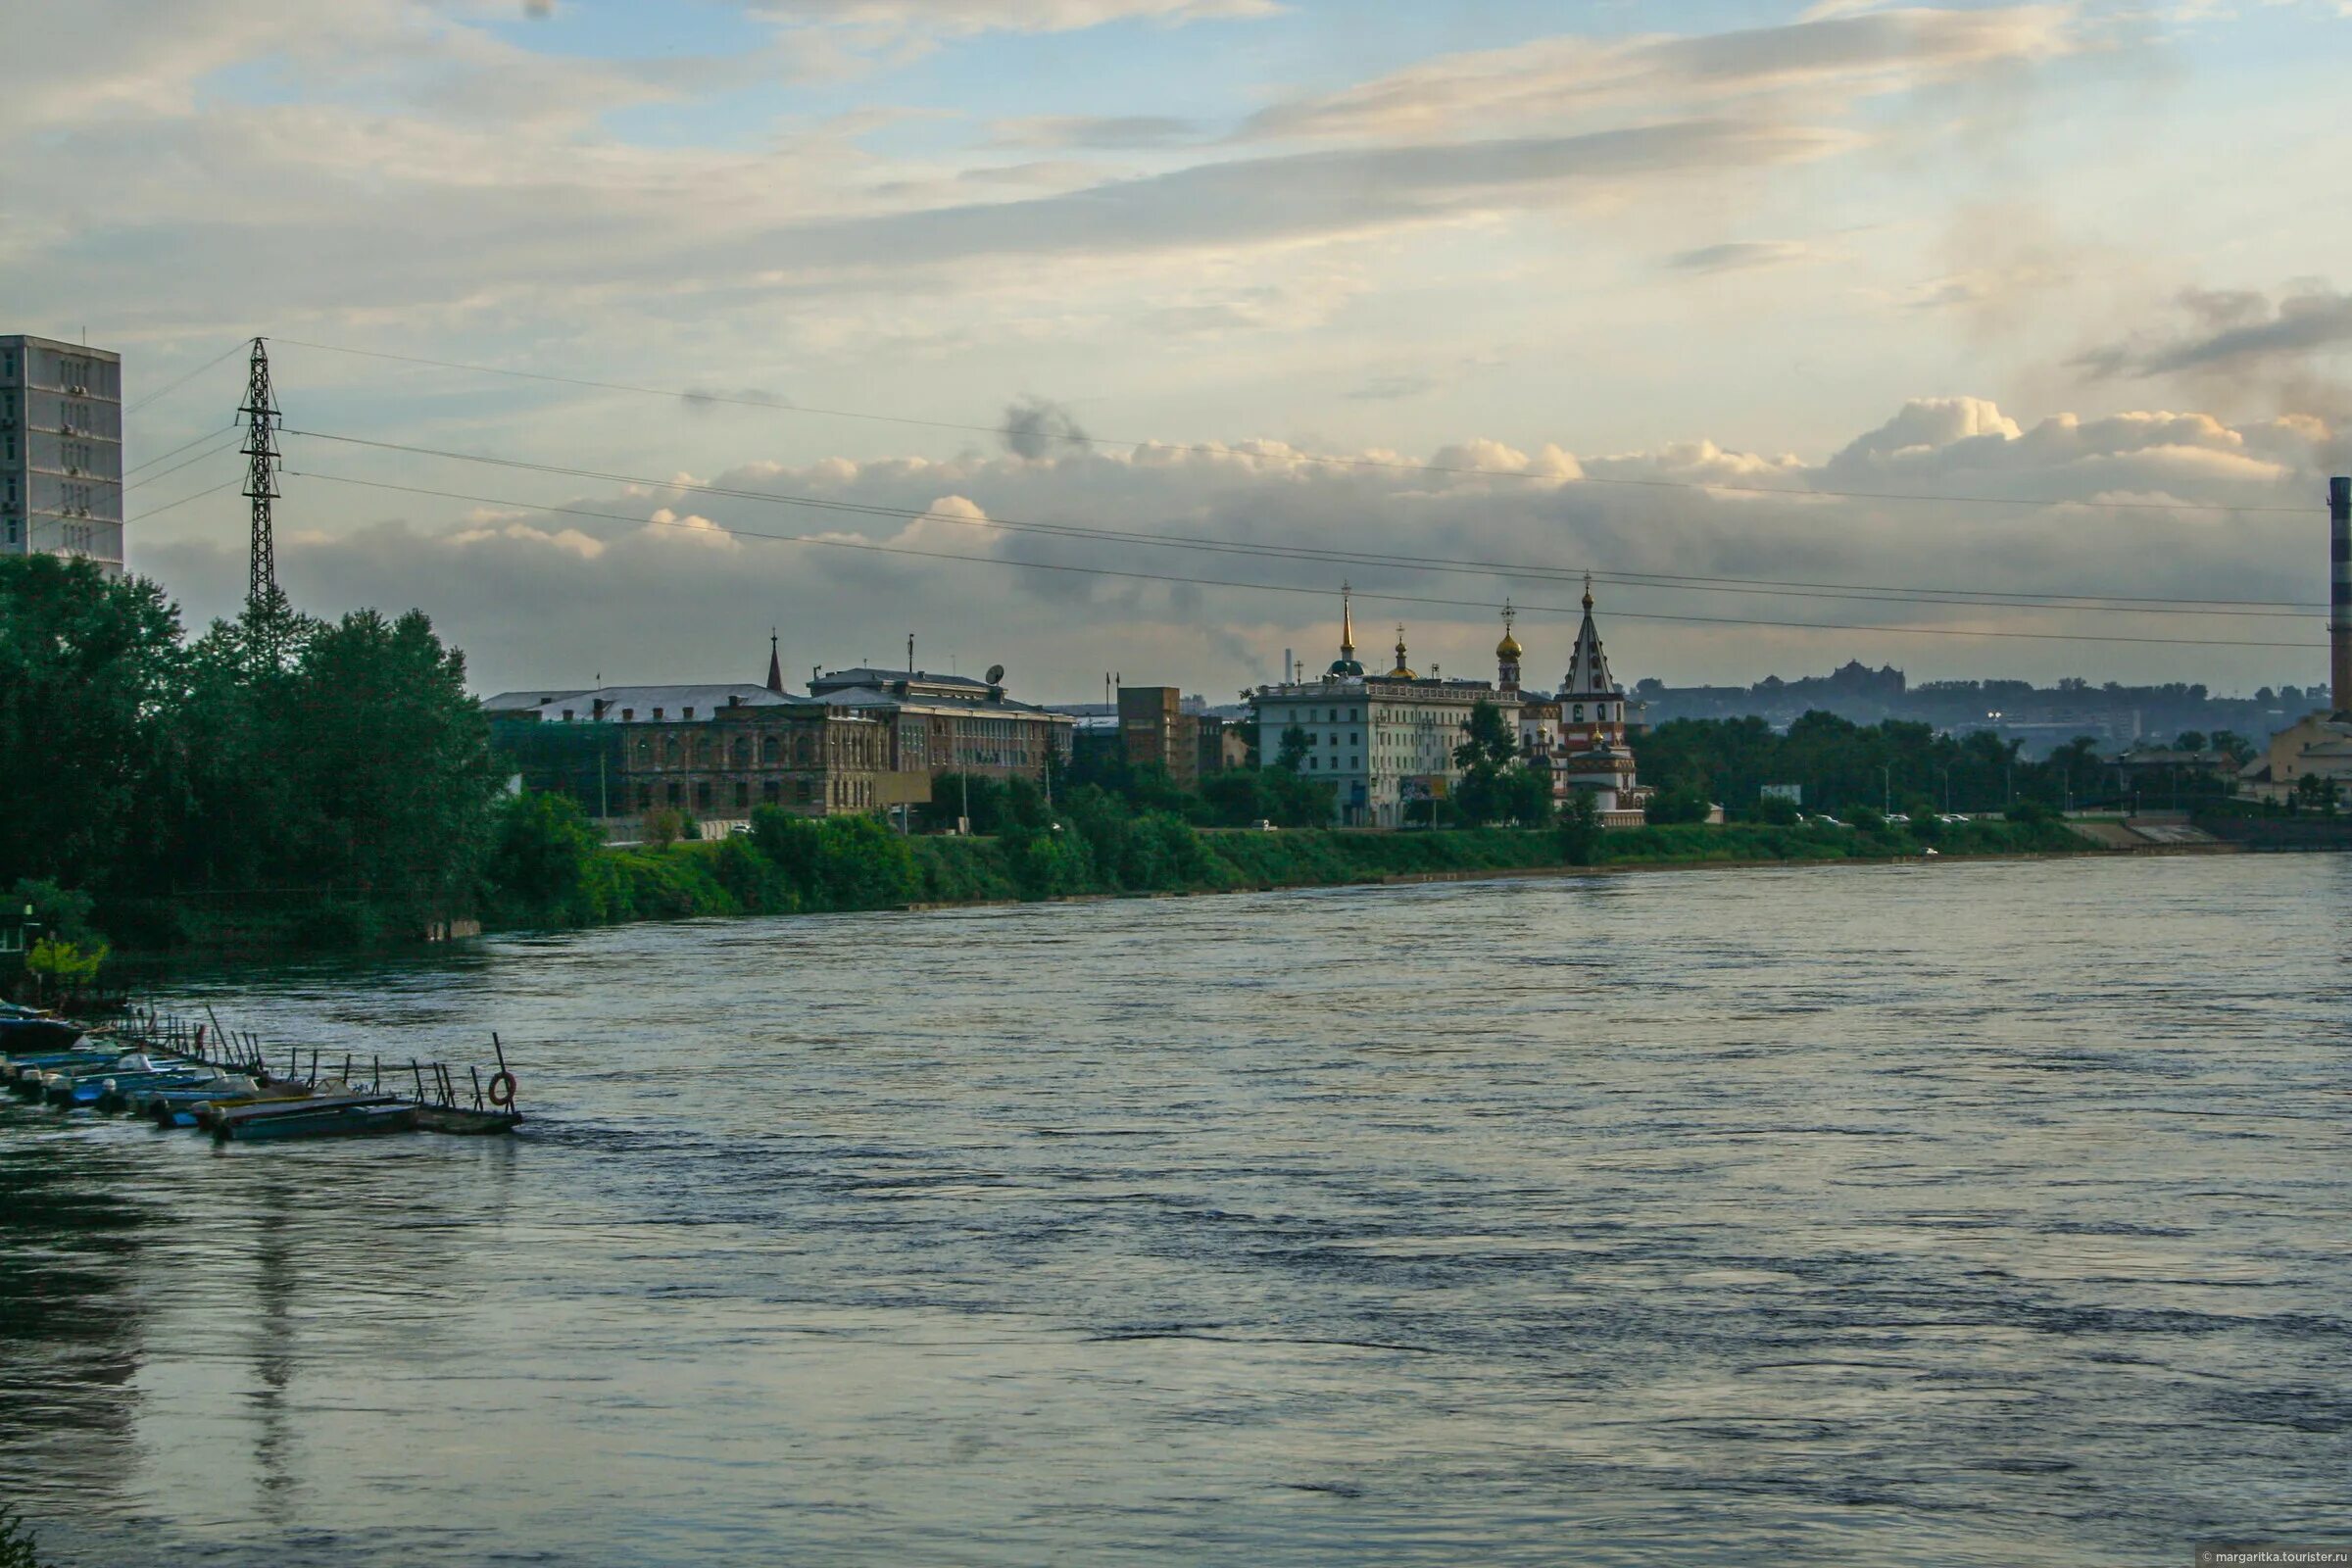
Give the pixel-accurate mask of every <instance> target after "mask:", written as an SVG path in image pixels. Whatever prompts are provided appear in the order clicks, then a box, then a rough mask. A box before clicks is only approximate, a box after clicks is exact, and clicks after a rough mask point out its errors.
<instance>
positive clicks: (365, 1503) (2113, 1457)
mask: <svg viewBox="0 0 2352 1568" xmlns="http://www.w3.org/2000/svg"><path fill="white" fill-rule="evenodd" d="M2347 909H2352V857H2324V856H2277V857H2228V858H2173V859H2133V860H2129V861H2110V860H2068V861H2042V862H2009V863H1970V864H1948V865H1942V866H1936V865H1906V866H1881V867H1865V866H1839V867H1815V868H1789V869H1764V870H1716V871H1708V870H1692V871H1678V872H1672V873H1662V874H1655V875H1620V876H1591V877H1579V878H1563V879H1556V880H1529V881H1509V882H1491V883H1475V884H1473V883H1462V884H1448V885H1440V886H1428V887H1417V888H1410V889H1391V890H1372V889H1339V890H1325V891H1311V892H1296V893H1281V894H1259V895H1247V896H1239V897H1221V898H1202V899H1188V900H1158V901H1135V902H1122V903H1107V904H1084V905H1063V906H1053V907H1024V908H1003V909H978V910H969V911H959V912H934V913H927V914H918V915H871V916H849V915H842V916H825V917H817V918H806V919H762V920H742V921H698V922H690V923H681V924H669V925H648V926H635V927H628V928H622V929H616V930H609V931H598V932H590V933H584V934H572V935H564V936H557V937H546V938H518V939H503V940H495V941H491V942H488V943H485V944H482V945H480V946H479V947H477V948H475V949H472V950H470V951H466V952H456V953H451V954H449V955H448V956H436V957H434V958H431V959H425V960H416V961H402V962H398V963H386V964H375V965H367V966H357V965H352V964H336V965H318V966H309V967H288V968H279V969H273V970H269V971H265V972H258V973H247V974H243V975H239V976H236V977H233V978H232V977H220V978H217V979H194V978H189V979H183V980H181V981H179V982H177V983H176V984H175V986H174V989H173V991H172V993H171V994H169V995H167V996H165V997H163V998H161V999H159V1000H160V1001H162V1002H163V1003H164V1004H166V1005H180V1006H183V1007H196V1006H200V1005H203V1004H205V1003H210V1004H212V1005H214V1006H216V1007H217V1008H218V1009H219V1010H220V1011H221V1015H222V1016H223V1018H225V1019H229V1020H231V1021H233V1022H235V1023H237V1024H240V1025H243V1026H246V1027H250V1028H252V1029H254V1030H256V1031H258V1032H259V1033H260V1034H261V1035H262V1036H263V1037H264V1038H265V1039H266V1040H269V1041H271V1042H275V1043H278V1044H279V1045H280V1046H281V1047H282V1046H283V1045H284V1044H285V1043H288V1042H295V1041H299V1042H302V1043H304V1044H305V1045H306V1046H316V1047H317V1048H319V1050H321V1051H322V1052H323V1053H324V1054H326V1055H327V1057H328V1059H330V1060H332V1059H335V1058H337V1057H339V1056H340V1055H341V1054H343V1053H345V1052H346V1051H350V1052H356V1053H358V1054H361V1055H363V1056H365V1055H368V1054H383V1055H385V1056H387V1057H398V1058H406V1057H408V1056H410V1055H412V1054H416V1055H424V1056H433V1055H449V1056H452V1057H455V1058H458V1059H467V1058H470V1057H473V1056H477V1055H484V1054H486V1051H485V1050H484V1049H482V1048H483V1046H484V1044H485V1043H486V1041H487V1038H488V1034H489V1031H491V1030H492V1029H496V1030H498V1031H500V1033H501V1034H502V1035H503V1037H504V1038H505V1040H506V1041H507V1043H508V1047H509V1052H510V1054H511V1055H512V1056H513V1057H514V1058H515V1062H516V1069H517V1073H518V1075H519V1077H520V1079H521V1087H522V1103H523V1105H524V1107H525V1109H526V1110H528V1111H529V1112H531V1114H532V1120H531V1121H530V1123H529V1124H528V1125H527V1127H526V1128H525V1129H524V1130H523V1131H522V1132H521V1133H520V1134H519V1135H518V1136H516V1137H515V1138H513V1139H502V1140H471V1139H448V1138H434V1137H424V1136H418V1137H411V1138H403V1139H394V1140H385V1141H375V1142H366V1143H326V1144H314V1145H307V1146H280V1147H270V1146H267V1145H262V1146H237V1147H233V1148H228V1149H221V1150H216V1149H215V1148H214V1147H213V1146H212V1145H211V1144H210V1143H209V1142H207V1141H204V1140H200V1139H199V1138H197V1137H196V1136H195V1135H193V1134H187V1133H178V1134H163V1133H159V1132H156V1131H154V1130H152V1129H150V1128H147V1127H144V1126H141V1125H138V1124H133V1123H127V1122H121V1121H113V1120H107V1121H93V1120H90V1119H88V1118H86V1117H84V1118H79V1119H75V1120H73V1121H70V1122H69V1121H67V1120H66V1119H64V1117H63V1116H62V1114H61V1113H56V1112H48V1111H38V1110H34V1109H31V1108H28V1107H23V1106H21V1105H20V1104H19V1103H17V1102H15V1101H13V1100H10V1101H7V1102H5V1105H6V1108H5V1109H0V1207H5V1209H6V1211H7V1212H6V1217H5V1218H0V1244H4V1246H5V1250H0V1330H4V1331H5V1335H6V1337H5V1339H0V1501H10V1500H13V1501H14V1502H16V1503H17V1504H18V1505H19V1506H21V1507H22V1508H24V1509H25V1512H26V1513H28V1514H29V1515H31V1516H32V1518H33V1519H34V1521H35V1523H36V1526H37V1528H38V1530H39V1534H40V1538H41V1541H42V1544H43V1546H44V1548H45V1551H46V1553H47V1554H48V1555H50V1556H52V1557H55V1558H56V1559H58V1561H59V1562H60V1563H61V1564H62V1565H67V1568H78V1565H84V1564H89V1565H105V1568H146V1565H162V1564H173V1565H180V1564H188V1563H236V1564H247V1563H267V1564H271V1565H312V1564H318V1565H326V1564H333V1565H338V1568H347V1565H370V1568H372V1565H382V1568H394V1565H398V1568H415V1565H417V1564H424V1563H443V1562H447V1563H477V1562H478V1563H489V1562H497V1563H530V1564H560V1565H565V1568H569V1565H589V1564H596V1565H606V1564H631V1565H634V1564H659V1565H670V1564H689V1563H692V1564H706V1563H726V1564H737V1563H742V1564H760V1563H792V1564H796V1565H808V1564H859V1565H900V1564H918V1563H919V1564H964V1563H970V1564H1005V1565H1013V1564H1033V1563H1046V1562H1058V1563H1073V1564H1078V1563H1086V1564H1094V1563H1107V1564H1146V1563H1149V1564H1166V1563H1203V1564H1205V1563H1219V1564H1222V1563H1261V1564H1307V1563H1315V1564H1322V1563H1331V1562H1367V1563H1368V1562H1379V1563H1413V1564H1458V1563H1464V1562H1468V1561H1473V1560H1475V1561H1479V1562H1483V1563H1551V1562H1576V1563H1584V1564H1616V1563H1675V1564H1686V1563H1698V1564H1724V1565H1731V1564H1742V1565H1744V1564H1754V1563H1763V1562H1773V1561H1788V1562H1805V1563H1816V1562H1820V1563H1856V1564H1887V1563H1896V1562H1900V1563H1905V1564H1944V1563H1951V1564H2003V1565H2007V1564H2012V1563H2021V1562H2030V1563H2034V1564H2061V1565H2074V1564H2080V1565H2085V1568H2089V1565H2097V1568H2112V1565H2114V1564H2117V1563H2124V1562H2166V1563H2170V1562H2181V1563H2185V1562H2187V1561H2188V1560H2189V1544H2190V1543H2191V1542H2193V1541H2198V1540H2208V1539H2214V1538H2229V1537H2238V1538H2243V1537H2265V1536H2270V1537H2278V1538H2287V1539H2293V1538H2298V1537H2301V1538H2311V1537H2315V1536H2320V1535H2324V1534H2325V1533H2326V1532H2327V1530H2329V1529H2331V1528H2332V1529H2336V1530H2341V1529H2342V1527H2343V1526H2344V1525H2345V1523H2346V1506H2347V1499H2348V1496H2352V1479H2348V1478H2352V1320H2348V1313H2352V1305H2348V1303H2352V1230H2348V1228H2347V1223H2346V1217H2347V1215H2352V1132H2348V1129H2347V1113H2348V1112H2352V1047H2348V1033H2347V1020H2352V925H2348V924H2347V921H2346V918H2345V914H2346V911H2347Z"/></svg>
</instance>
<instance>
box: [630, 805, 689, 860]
mask: <svg viewBox="0 0 2352 1568" xmlns="http://www.w3.org/2000/svg"><path fill="white" fill-rule="evenodd" d="M637 832H638V835H639V837H641V838H642V839H644V841H645V842H646V843H648V844H650V845H652V846H653V847H654V848H655V849H656V850H666V849H668V848H669V847H670V846H671V845H672V844H675V843H677V842H678V840H679V839H680V838H683V837H684V836H685V833H686V818H685V817H684V816H682V815H681V814H679V812H678V811H677V810H676V809H674V808H672V807H667V806H657V807H655V808H654V809H652V810H650V811H648V812H646V813H645V819H644V821H643V822H641V823H640V824H639V825H638V828H637Z"/></svg>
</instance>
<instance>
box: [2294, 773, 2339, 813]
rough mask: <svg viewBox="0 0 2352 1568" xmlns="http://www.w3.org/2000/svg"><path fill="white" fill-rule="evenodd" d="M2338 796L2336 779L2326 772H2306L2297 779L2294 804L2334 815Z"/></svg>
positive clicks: (2300, 807)
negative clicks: (2328, 775)
mask: <svg viewBox="0 0 2352 1568" xmlns="http://www.w3.org/2000/svg"><path fill="white" fill-rule="evenodd" d="M2336 796H2337V790H2336V786H2335V780H2333V779H2331V778H2329V777H2327V775H2326V774H2324V773H2306V774H2304V775H2303V776H2302V777H2301V778H2299V779H2297V780H2295V793H2294V804H2295V806H2296V807H2297V808H2298V809H2302V810H2307V811H2317V812H2319V813H2320V814H2321V815H2323V816H2333V815H2334V814H2335V806H2336Z"/></svg>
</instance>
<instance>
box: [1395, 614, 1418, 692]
mask: <svg viewBox="0 0 2352 1568" xmlns="http://www.w3.org/2000/svg"><path fill="white" fill-rule="evenodd" d="M1418 678H1419V677H1417V676H1416V675H1414V674H1413V671H1412V666H1411V665H1409V664H1407V663H1406V662H1404V628H1403V627H1402V626H1398V627H1397V667H1396V668H1395V669H1392V670H1390V671H1389V679H1391V680H1415V679H1418Z"/></svg>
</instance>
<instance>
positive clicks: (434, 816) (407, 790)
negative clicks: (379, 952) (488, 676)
mask: <svg viewBox="0 0 2352 1568" xmlns="http://www.w3.org/2000/svg"><path fill="white" fill-rule="evenodd" d="M275 729H276V735H277V737H278V740H279V743H280V744H279V748H278V760H279V762H280V765H281V766H283V767H284V768H285V770H286V773H287V775H288V777H289V779H290V781H291V784H292V789H293V796H294V812H293V815H292V818H291V819H290V820H287V821H284V822H281V823H279V824H276V827H277V832H278V834H279V835H280V837H281V838H282V841H283V844H284V848H285V851H286V853H287V856H288V858H290V859H291V860H292V861H293V862H294V864H295V865H297V866H300V867H302V868H303V872H304V874H306V875H307V876H308V877H309V878H310V879H312V880H314V881H318V882H324V883H327V884H329V885H334V886H344V887H348V886H354V885H356V886H359V887H362V888H366V889H368V890H369V891H370V892H371V894H372V895H373V902H374V903H375V904H376V905H378V906H379V907H386V908H392V909H399V910H403V911H417V912H421V911H425V910H437V909H449V908H453V907H458V906H459V905H461V904H463V902H464V900H465V895H466V892H467V891H468V890H469V889H468V883H469V882H470V879H471V874H472V870H473V867H474V866H475V865H477V864H478V863H479V861H480V858H481V856H482V853H483V851H484V850H485V848H486V847H487V844H488V840H489V835H490V829H491V822H492V812H493V810H494V809H495V806H496V803H497V799H498V789H499V768H498V766H497V764H496V762H495V761H494V760H493V759H492V757H491V755H490V745H489V729H488V726H487V725H486V724H485V723H484V721H483V719H482V714H481V710H480V707H479V706H478V705H477V704H476V703H475V702H474V700H473V698H472V697H471V696H469V695H468V694H467V692H466V657H465V655H463V654H461V653H459V652H457V651H456V650H454V649H450V648H446V647H444V646H443V645H442V643H441V640H440V638H438V637H437V636H435V635H434V634H433V626H432V622H431V621H430V620H429V619H427V618H426V617H425V615H424V613H422V612H421V611H414V610H412V611H410V612H409V613H406V614H404V615H401V616H400V617H399V618H398V619H387V618H386V617H385V616H384V615H383V614H381V613H378V612H376V611H373V610H360V611H354V612H353V613H350V614H348V615H345V616H344V617H343V618H342V619H341V620H340V621H337V622H335V623H333V624H331V625H321V626H319V627H318V628H317V629H316V630H314V631H313V632H312V633H311V635H310V637H309V639H308V641H307V643H306V645H305V646H304V648H303V651H302V656H301V659H300V662H298V664H297V665H296V668H295V671H294V674H293V678H292V682H291V687H290V690H289V691H288V694H287V706H286V709H285V711H284V712H283V713H282V714H280V715H278V716H277V724H276V726H275Z"/></svg>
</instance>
